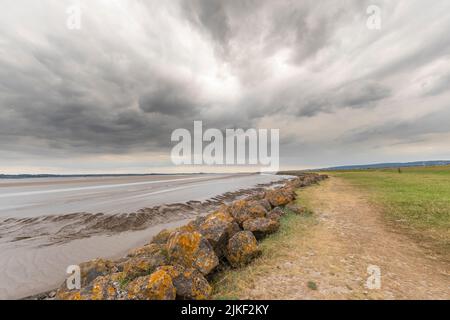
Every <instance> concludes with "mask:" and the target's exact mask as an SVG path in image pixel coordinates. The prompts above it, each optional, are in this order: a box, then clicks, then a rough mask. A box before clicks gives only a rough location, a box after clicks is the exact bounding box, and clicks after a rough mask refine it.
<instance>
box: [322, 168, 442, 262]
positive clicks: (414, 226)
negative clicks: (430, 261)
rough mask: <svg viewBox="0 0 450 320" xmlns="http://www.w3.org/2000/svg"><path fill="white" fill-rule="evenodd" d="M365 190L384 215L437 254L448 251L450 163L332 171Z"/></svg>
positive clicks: (333, 173) (331, 173) (333, 174)
mask: <svg viewBox="0 0 450 320" xmlns="http://www.w3.org/2000/svg"><path fill="white" fill-rule="evenodd" d="M329 174H330V175H332V176H336V177H341V178H345V179H346V180H348V181H350V182H351V183H352V184H353V185H354V186H357V187H359V188H363V189H365V190H368V191H370V192H371V194H372V200H373V202H374V203H375V204H376V205H378V206H380V207H381V208H382V209H383V211H384V213H385V217H386V218H387V219H388V220H389V221H390V222H393V223H395V225H396V226H399V227H402V228H403V229H404V230H406V231H408V232H409V234H410V235H413V236H414V237H415V238H416V239H417V240H419V241H420V242H421V243H422V244H424V245H427V246H428V245H431V246H432V247H433V248H434V249H437V250H438V253H440V254H444V255H446V256H448V255H449V253H450V166H442V167H414V168H401V173H399V172H398V169H397V168H394V169H377V170H375V169H374V170H353V171H334V172H330V173H329Z"/></svg>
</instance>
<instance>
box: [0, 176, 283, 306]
mask: <svg viewBox="0 0 450 320" xmlns="http://www.w3.org/2000/svg"><path fill="white" fill-rule="evenodd" d="M285 178H286V177H283V176H273V175H256V174H235V175H179V176H145V177H105V178H98V177H95V178H92V177H88V178H49V179H47V178H46V179H23V180H2V181H0V299H17V298H23V297H26V296H30V295H35V294H38V293H41V292H44V291H47V290H51V289H54V288H55V287H58V286H59V285H60V284H61V283H62V281H63V280H64V278H65V270H66V268H67V266H68V265H71V264H76V263H79V262H80V261H86V260H90V259H94V258H97V257H104V258H118V257H121V256H123V255H124V254H125V253H126V252H127V251H128V250H129V249H131V248H134V247H137V246H140V245H143V244H145V243H147V242H148V241H149V240H150V239H151V237H152V236H153V235H154V234H156V233H157V232H159V231H160V230H161V229H164V228H167V227H169V228H170V227H176V226H179V225H182V224H185V223H186V222H187V221H189V220H191V219H194V218H195V217H196V216H198V215H201V214H205V213H207V212H210V211H211V210H213V209H214V208H216V207H218V206H219V205H220V204H222V203H223V202H229V201H232V200H234V199H236V198H239V197H240V196H244V195H248V194H251V193H252V192H257V191H258V190H261V189H262V188H263V187H265V186H269V185H271V184H274V183H276V182H277V181H280V180H282V179H285Z"/></svg>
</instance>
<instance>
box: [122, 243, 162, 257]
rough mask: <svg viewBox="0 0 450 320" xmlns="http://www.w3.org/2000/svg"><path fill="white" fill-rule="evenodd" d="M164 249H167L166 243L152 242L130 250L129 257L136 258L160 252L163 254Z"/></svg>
mask: <svg viewBox="0 0 450 320" xmlns="http://www.w3.org/2000/svg"><path fill="white" fill-rule="evenodd" d="M164 250H165V245H163V244H156V243H150V244H147V245H145V246H143V247H140V248H136V249H133V250H131V251H129V252H128V255H127V257H129V258H134V257H143V256H152V255H158V254H163V252H164Z"/></svg>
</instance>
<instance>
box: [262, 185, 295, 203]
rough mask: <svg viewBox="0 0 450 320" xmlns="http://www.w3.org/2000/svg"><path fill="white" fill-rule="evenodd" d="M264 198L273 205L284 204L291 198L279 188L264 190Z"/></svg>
mask: <svg viewBox="0 0 450 320" xmlns="http://www.w3.org/2000/svg"><path fill="white" fill-rule="evenodd" d="M266 199H267V200H268V201H269V202H270V204H271V205H272V206H274V207H279V206H284V205H286V204H288V203H289V202H291V201H292V198H291V197H290V196H289V195H288V194H287V192H284V191H283V190H281V189H275V190H270V191H267V192H266Z"/></svg>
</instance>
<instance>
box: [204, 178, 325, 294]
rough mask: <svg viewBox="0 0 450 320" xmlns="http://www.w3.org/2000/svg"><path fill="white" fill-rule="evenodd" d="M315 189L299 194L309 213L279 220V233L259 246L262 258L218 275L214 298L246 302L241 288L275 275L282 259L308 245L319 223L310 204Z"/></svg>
mask: <svg viewBox="0 0 450 320" xmlns="http://www.w3.org/2000/svg"><path fill="white" fill-rule="evenodd" d="M312 188H317V186H313V187H309V188H306V189H302V190H299V191H297V193H298V194H299V195H300V197H299V200H297V201H298V203H300V204H302V205H303V206H305V207H306V208H307V209H308V211H307V213H306V214H304V215H295V214H293V213H290V212H287V213H286V215H285V216H283V217H282V219H281V221H280V230H279V231H278V232H277V233H275V234H273V235H271V236H269V237H267V238H265V239H264V240H263V241H262V242H261V243H260V248H261V250H262V255H261V257H259V258H258V259H256V260H255V261H253V262H252V263H251V264H250V265H248V266H246V267H244V268H240V269H231V268H229V269H226V270H224V271H223V272H220V273H219V274H217V275H216V277H215V278H214V279H213V282H212V285H213V288H214V292H213V298H214V299H245V298H246V297H242V296H241V292H242V291H243V290H242V289H247V288H252V287H253V286H254V283H255V279H258V278H260V276H264V275H266V274H270V273H272V272H273V270H274V269H276V268H277V263H278V262H279V261H280V260H281V259H283V258H286V257H287V258H289V257H290V256H291V255H292V254H293V253H294V252H295V251H296V249H297V248H298V247H299V246H301V245H305V244H306V242H307V235H308V232H309V231H310V229H311V227H312V226H314V225H315V224H316V223H317V221H316V218H315V216H314V215H313V214H312V211H311V208H310V206H309V205H308V194H309V192H310V191H311V189H312ZM300 199H301V200H300Z"/></svg>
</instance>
